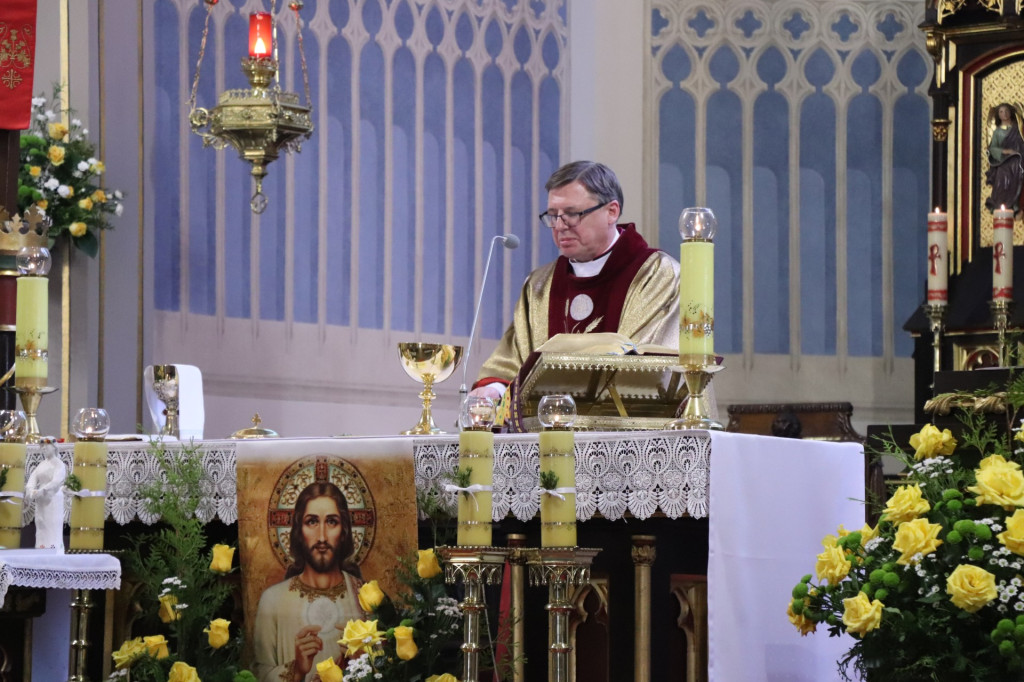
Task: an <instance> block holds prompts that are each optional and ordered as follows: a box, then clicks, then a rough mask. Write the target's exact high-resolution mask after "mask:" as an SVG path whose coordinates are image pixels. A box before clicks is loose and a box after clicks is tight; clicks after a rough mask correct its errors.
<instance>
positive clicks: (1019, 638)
mask: <svg viewBox="0 0 1024 682" xmlns="http://www.w3.org/2000/svg"><path fill="white" fill-rule="evenodd" d="M1013 639H1014V640H1015V641H1016V642H1017V644H1021V643H1024V625H1015V626H1014V627H1013Z"/></svg>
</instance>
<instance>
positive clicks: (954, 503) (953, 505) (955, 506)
mask: <svg viewBox="0 0 1024 682" xmlns="http://www.w3.org/2000/svg"><path fill="white" fill-rule="evenodd" d="M946 508H947V509H949V511H952V512H958V511H960V510H961V509H963V508H964V503H963V502H961V501H960V500H950V501H948V502H946Z"/></svg>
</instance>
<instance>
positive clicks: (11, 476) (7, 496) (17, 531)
mask: <svg viewBox="0 0 1024 682" xmlns="http://www.w3.org/2000/svg"><path fill="white" fill-rule="evenodd" d="M0 470H2V471H6V472H7V481H6V482H5V483H4V487H3V488H2V489H0V547H5V548H7V549H12V548H18V547H20V546H21V508H22V497H21V496H22V495H24V494H25V444H24V443H0Z"/></svg>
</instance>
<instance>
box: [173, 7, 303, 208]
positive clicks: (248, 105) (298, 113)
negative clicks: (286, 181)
mask: <svg viewBox="0 0 1024 682" xmlns="http://www.w3.org/2000/svg"><path fill="white" fill-rule="evenodd" d="M218 1H219V0H204V2H205V3H206V18H205V20H204V23H203V36H202V40H201V41H200V43H199V57H198V59H197V61H196V75H195V78H194V79H193V81H192V92H191V95H190V96H189V102H188V104H189V117H188V118H189V124H190V126H191V128H192V132H194V133H196V134H197V135H199V136H200V137H201V138H202V139H203V146H204V147H213V148H214V149H223V148H224V147H226V146H228V145H230V146H232V147H234V148H235V149H236V150H237V151H238V154H239V156H241V157H242V159H243V160H244V161H248V162H249V163H250V164H251V165H252V171H251V172H252V176H253V178H254V179H255V182H256V189H255V192H254V193H253V196H252V199H251V200H250V202H249V206H250V208H251V209H252V211H253V213H263V211H264V210H266V208H267V197H266V195H264V194H263V178H264V177H266V175H267V165H268V164H270V163H271V162H272V161H274V160H275V159H276V158H277V157H278V156H279V155H280V153H281V152H296V153H298V152H299V151H301V149H302V142H303V141H304V140H308V139H309V137H310V135H312V134H313V118H312V111H313V101H312V98H311V97H310V92H309V73H308V71H307V69H306V53H305V49H304V46H303V42H302V23H301V19H300V17H299V10H301V9H302V7H303V4H304V3H303V2H302V0H291V1H290V2H289V3H288V7H289V8H290V9H291V10H292V11H294V12H295V29H296V35H297V36H298V43H299V57H300V60H301V64H302V83H303V86H304V88H305V95H306V103H305V105H303V104H302V103H300V101H299V96H298V95H296V94H294V93H291V92H285V91H283V90H281V85H280V76H279V74H278V68H277V67H278V61H277V22H276V20H275V18H276V17H277V0H272V2H271V8H270V14H271V22H272V27H273V28H272V43H273V48H272V49H273V52H272V56H269V55H268V56H257V55H250V56H249V57H247V58H245V59H243V60H242V72H243V73H244V74H245V76H246V78H247V79H248V81H249V85H250V86H251V87H250V88H248V89H238V90H225V91H224V92H223V93H221V95H220V97H219V99H218V101H217V106H215V107H213V108H212V109H205V108H203V107H197V106H196V94H197V92H198V91H199V73H200V70H201V68H202V64H203V57H204V55H205V54H206V38H207V35H208V33H209V30H210V14H211V13H212V12H213V8H214V6H215V5H216V4H217V3H218Z"/></svg>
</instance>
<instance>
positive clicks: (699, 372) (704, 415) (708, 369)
mask: <svg viewBox="0 0 1024 682" xmlns="http://www.w3.org/2000/svg"><path fill="white" fill-rule="evenodd" d="M679 360H680V365H681V366H682V372H683V378H684V379H685V380H686V391H687V396H686V401H685V407H684V408H683V414H682V416H681V417H679V418H678V419H673V420H672V421H670V422H669V423H668V424H665V428H666V429H669V430H672V431H679V430H682V429H719V430H721V429H723V428H725V427H724V426H722V423H721V422H719V421H716V420H714V419H712V418H711V410H710V409H709V406H708V397H707V387H708V385H709V384H710V383H711V377H712V375H713V374H714V373H715V372H720V371H721V370H722V369H723V367H722V366H721V365H719V364H718V362H717V360H718V358H716V357H715V356H714V355H681V356H679Z"/></svg>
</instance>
